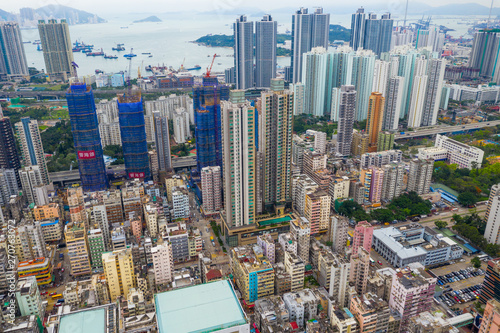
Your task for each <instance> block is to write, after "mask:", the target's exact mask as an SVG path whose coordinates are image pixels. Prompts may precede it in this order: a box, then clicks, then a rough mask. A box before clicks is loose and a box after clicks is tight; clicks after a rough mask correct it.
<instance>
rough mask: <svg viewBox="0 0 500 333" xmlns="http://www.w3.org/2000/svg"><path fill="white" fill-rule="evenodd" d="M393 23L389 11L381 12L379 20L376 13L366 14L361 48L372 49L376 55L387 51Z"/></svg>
mask: <svg viewBox="0 0 500 333" xmlns="http://www.w3.org/2000/svg"><path fill="white" fill-rule="evenodd" d="M393 24H394V21H393V20H392V19H391V14H390V13H386V14H383V15H382V16H381V18H380V19H379V20H377V15H376V14H373V13H370V14H368V17H367V18H366V21H365V32H364V40H363V49H365V50H372V51H373V52H374V53H375V54H377V55H380V54H381V53H383V52H389V50H390V48H391V38H392V27H393Z"/></svg>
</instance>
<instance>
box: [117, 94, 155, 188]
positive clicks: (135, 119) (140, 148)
mask: <svg viewBox="0 0 500 333" xmlns="http://www.w3.org/2000/svg"><path fill="white" fill-rule="evenodd" d="M118 118H119V121H120V133H121V137H122V147H123V157H124V160H125V169H126V172H127V177H128V178H129V179H132V178H143V179H144V180H146V181H147V180H151V171H150V169H149V157H148V143H147V141H146V127H145V125H144V110H143V108H142V98H141V92H140V90H132V91H128V92H127V93H125V94H122V95H118Z"/></svg>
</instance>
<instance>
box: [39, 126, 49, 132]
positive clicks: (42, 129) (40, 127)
mask: <svg viewBox="0 0 500 333" xmlns="http://www.w3.org/2000/svg"><path fill="white" fill-rule="evenodd" d="M48 127H49V126H47V125H40V126H38V129H39V130H40V132H43V131H45V130H46V129H47V128H48Z"/></svg>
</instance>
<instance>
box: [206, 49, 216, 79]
mask: <svg viewBox="0 0 500 333" xmlns="http://www.w3.org/2000/svg"><path fill="white" fill-rule="evenodd" d="M215 57H217V54H214V57H213V58H212V63H211V64H210V67H207V73H206V74H205V77H210V73H211V72H212V66H213V65H214V61H215Z"/></svg>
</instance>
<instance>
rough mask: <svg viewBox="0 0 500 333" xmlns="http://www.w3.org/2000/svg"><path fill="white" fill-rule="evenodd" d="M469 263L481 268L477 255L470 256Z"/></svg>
mask: <svg viewBox="0 0 500 333" xmlns="http://www.w3.org/2000/svg"><path fill="white" fill-rule="evenodd" d="M470 263H471V264H472V265H473V266H474V268H481V260H479V258H478V257H474V258H472V259H471V260H470Z"/></svg>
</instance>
